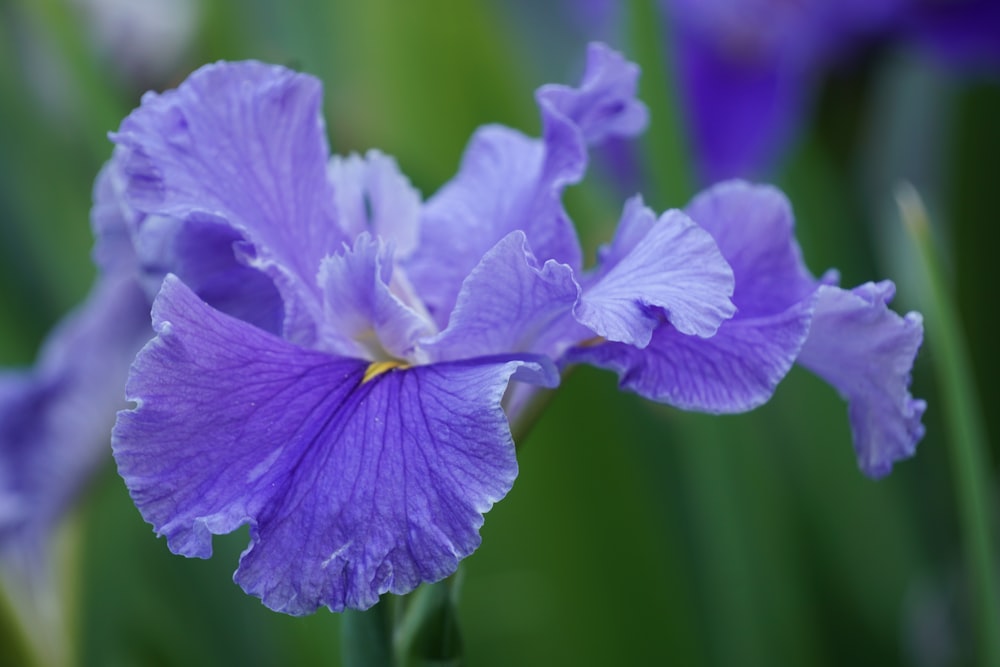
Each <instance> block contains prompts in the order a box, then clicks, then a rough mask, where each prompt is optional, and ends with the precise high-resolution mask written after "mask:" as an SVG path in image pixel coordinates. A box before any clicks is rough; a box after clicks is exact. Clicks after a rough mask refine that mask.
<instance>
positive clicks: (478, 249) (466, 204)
mask: <svg viewBox="0 0 1000 667" xmlns="http://www.w3.org/2000/svg"><path fill="white" fill-rule="evenodd" d="M637 74H638V70H637V68H636V67H635V66H634V65H631V64H630V63H627V62H626V61H625V60H624V58H622V57H621V56H620V55H619V54H616V53H614V52H613V51H610V50H608V49H607V48H606V47H598V46H595V47H592V51H591V58H590V61H589V63H588V69H587V72H586V74H585V75H584V80H583V83H582V84H581V85H580V86H579V87H578V88H566V87H550V86H545V87H542V88H541V89H540V90H539V91H538V94H537V99H538V102H539V107H540V110H541V113H542V124H543V128H544V132H543V137H542V139H541V140H538V139H532V138H529V137H526V136H525V135H523V134H521V133H520V132H517V131H515V130H511V129H509V128H505V127H500V126H488V127H484V128H481V129H480V130H479V131H477V132H476V134H475V135H474V136H473V138H472V140H471V141H470V142H469V145H468V147H467V148H466V150H465V155H464V156H463V158H462V165H461V168H460V169H459V173H458V175H457V176H456V177H455V178H454V179H453V180H452V181H450V182H449V183H447V184H446V185H445V186H444V187H443V188H442V189H441V190H440V191H439V192H438V193H437V194H435V195H434V196H433V197H432V198H431V199H430V200H429V201H428V202H427V204H426V206H425V208H424V214H423V218H422V220H421V226H422V227H421V240H420V246H419V248H418V249H417V252H416V253H415V255H414V256H413V258H411V260H410V261H409V262H408V263H407V265H406V269H407V273H408V275H409V276H410V277H411V278H412V280H413V282H414V284H415V285H416V287H417V288H418V290H419V291H420V293H421V294H422V295H423V296H424V299H425V301H426V303H427V305H428V308H429V310H430V312H431V314H432V315H433V316H434V318H435V320H436V321H437V323H438V325H439V326H440V327H442V328H443V327H444V326H445V325H446V324H447V320H448V315H449V313H450V312H451V310H452V308H453V307H454V305H455V301H456V299H457V298H458V293H459V291H460V289H461V285H462V281H463V280H464V279H465V276H467V275H468V274H469V272H470V271H471V270H472V269H473V267H475V266H476V264H478V263H479V260H480V259H481V258H482V257H483V255H484V254H485V253H486V251H487V250H489V249H490V248H492V247H493V246H494V245H495V244H496V243H497V242H498V241H499V240H500V239H502V238H503V237H505V236H507V234H509V233H510V232H512V231H516V230H521V231H523V232H524V233H525V235H526V236H527V239H528V243H530V245H531V248H532V250H533V252H534V254H535V256H536V257H538V259H539V261H541V262H545V261H547V260H549V259H553V260H555V261H557V262H560V263H562V264H566V265H568V266H569V267H570V268H572V269H573V270H578V269H579V268H580V265H581V261H582V260H581V250H580V246H579V241H578V240H577V237H576V231H575V230H574V229H573V225H572V223H571V222H570V220H569V218H568V216H567V215H566V212H565V210H564V209H563V206H562V201H561V199H562V192H563V190H564V189H565V188H566V187H567V186H568V185H571V184H573V183H576V182H578V181H579V180H580V179H581V178H582V177H583V175H584V172H585V171H586V166H587V142H588V139H592V140H594V141H597V140H601V139H603V138H604V137H607V136H615V135H618V134H622V133H625V134H627V133H630V132H637V131H639V130H640V129H641V128H642V127H643V126H644V123H645V116H644V112H643V109H644V107H643V106H642V104H641V103H640V102H638V101H636V100H635V97H634V94H635V79H636V76H637ZM442 256H447V257H448V261H447V262H442V261H441V257H442Z"/></svg>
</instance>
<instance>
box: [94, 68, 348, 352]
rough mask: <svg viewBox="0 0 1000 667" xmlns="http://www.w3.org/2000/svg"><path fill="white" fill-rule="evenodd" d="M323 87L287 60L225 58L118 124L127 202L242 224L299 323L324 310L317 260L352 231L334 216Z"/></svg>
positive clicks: (151, 210)
mask: <svg viewBox="0 0 1000 667" xmlns="http://www.w3.org/2000/svg"><path fill="white" fill-rule="evenodd" d="M320 95H321V86H320V84H319V82H318V81H317V80H316V79H314V78H313V77H310V76H306V75H302V74H297V73H295V72H292V71H290V70H287V69H284V68H282V67H276V66H270V65H264V64H261V63H256V62H242V63H217V64H215V65H208V66H206V67H203V68H201V69H200V70H198V71H196V72H195V73H193V74H192V75H191V76H190V77H188V79H187V80H186V81H185V82H184V83H183V84H181V86H180V87H178V88H177V89H176V90H172V91H168V92H166V93H163V94H161V95H157V94H154V93H147V94H146V95H145V96H144V97H143V102H142V106H140V107H139V108H138V109H136V110H135V111H133V112H132V114H131V115H129V116H128V118H126V119H125V120H124V121H123V123H122V126H121V129H120V130H119V131H118V132H117V133H116V134H114V135H113V139H114V141H115V142H116V143H117V144H118V145H119V146H121V147H123V148H124V149H125V153H124V155H123V157H122V165H123V167H122V168H123V172H124V175H125V178H126V187H125V193H126V196H127V201H128V203H129V204H130V205H131V206H132V207H134V208H135V209H136V210H137V211H139V212H140V213H142V214H145V215H148V216H154V215H158V216H164V217H167V218H173V219H178V220H188V219H190V218H192V217H194V218H197V219H198V220H199V221H201V222H205V223H216V224H220V225H226V226H229V227H231V228H232V229H233V230H235V231H236V232H238V233H239V234H240V235H241V236H242V237H244V238H245V239H246V241H248V242H249V244H250V245H249V246H247V247H246V248H244V249H243V255H244V258H245V260H246V261H247V262H248V263H249V264H251V265H252V266H254V267H256V268H260V269H262V270H264V271H265V272H267V273H268V274H269V275H270V276H271V277H272V278H273V279H274V280H275V282H276V284H277V286H278V288H279V290H280V291H281V293H282V297H283V299H284V301H285V305H286V308H287V309H288V310H287V316H286V329H292V330H298V329H306V330H308V328H309V326H310V324H311V323H312V322H315V321H317V320H318V311H319V308H320V302H321V299H320V296H319V290H318V287H317V285H316V281H315V278H316V269H317V267H318V266H319V262H320V260H321V259H322V258H323V257H324V256H325V255H326V254H328V253H330V252H334V251H336V250H337V249H339V248H340V247H341V244H342V243H343V242H344V241H345V240H348V237H346V236H345V234H344V233H343V231H342V230H341V229H340V228H339V227H338V226H337V224H336V220H335V219H334V212H333V205H334V204H333V202H334V199H333V193H332V190H331V186H330V183H329V181H328V179H327V171H326V167H327V159H328V148H327V143H326V135H325V130H324V124H323V120H322V116H321V114H320V111H321V109H320ZM299 333H300V335H299V337H300V338H305V339H308V337H309V333H308V331H305V332H299Z"/></svg>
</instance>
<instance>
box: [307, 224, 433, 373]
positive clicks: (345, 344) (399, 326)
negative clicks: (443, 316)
mask: <svg viewBox="0 0 1000 667" xmlns="http://www.w3.org/2000/svg"><path fill="white" fill-rule="evenodd" d="M319 284H320V285H321V287H322V288H323V297H324V302H323V307H324V316H323V321H322V327H321V329H320V341H319V343H320V347H321V348H322V349H324V350H326V351H329V352H332V353H334V354H341V355H344V356H352V357H355V358H360V359H368V360H375V359H383V358H386V357H389V358H395V359H409V360H411V361H412V360H413V358H412V356H411V355H412V353H413V352H414V348H415V347H416V344H417V341H418V340H419V339H420V338H424V337H427V336H430V335H432V334H433V333H435V329H434V325H433V323H432V322H430V321H429V320H428V319H427V318H425V317H422V316H421V315H420V314H419V313H418V312H416V311H414V310H413V308H411V307H410V306H409V305H408V304H406V303H404V302H403V301H402V300H401V299H400V298H399V296H397V294H395V293H393V290H392V289H391V286H392V284H393V267H392V256H391V251H390V249H389V248H387V247H386V246H385V244H384V243H383V242H382V241H381V239H376V238H373V237H372V236H371V235H370V234H369V233H368V232H362V233H361V235H360V236H358V238H357V239H356V240H355V241H354V247H353V248H345V249H344V250H343V252H341V253H339V254H337V255H334V256H332V257H327V258H326V259H324V260H323V263H322V264H321V266H320V270H319Z"/></svg>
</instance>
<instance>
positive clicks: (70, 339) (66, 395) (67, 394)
mask: <svg viewBox="0 0 1000 667" xmlns="http://www.w3.org/2000/svg"><path fill="white" fill-rule="evenodd" d="M151 335H152V330H151V329H150V327H149V304H148V302H147V301H146V299H145V296H144V294H143V293H142V291H141V290H140V289H139V288H138V286H137V285H136V284H135V282H134V281H133V280H132V279H131V277H127V276H121V275H110V276H104V277H102V278H101V279H99V281H98V282H97V283H96V284H95V286H94V288H93V289H92V290H91V293H90V295H89V296H88V298H87V300H86V301H85V302H84V304H83V305H82V306H80V307H79V308H78V309H77V310H75V311H73V312H72V313H71V314H70V315H68V316H67V317H66V318H65V319H64V320H63V321H62V322H61V323H60V324H59V325H58V326H57V327H56V328H55V329H54V330H53V332H52V333H51V334H50V335H49V337H48V339H47V340H46V342H45V345H44V347H43V348H42V350H41V353H40V354H39V358H38V362H37V363H36V365H35V366H34V367H33V368H32V369H30V370H28V371H24V372H15V371H5V372H3V373H0V555H2V556H4V557H5V558H6V557H12V558H23V559H24V561H23V562H22V563H21V564H20V565H21V566H22V567H27V568H29V569H30V568H37V567H38V566H39V562H38V560H39V556H40V554H41V553H42V552H43V547H44V540H45V539H46V538H47V537H48V535H49V531H50V530H51V529H52V527H53V526H54V524H55V523H56V521H57V520H58V519H59V518H60V516H61V515H62V513H63V512H64V511H66V509H67V508H68V507H69V506H70V505H71V504H72V502H73V500H74V499H75V497H76V495H77V494H78V493H79V492H80V490H81V488H82V487H83V486H84V485H85V484H86V483H87V481H88V480H89V478H90V475H91V474H92V473H93V472H94V469H95V468H96V467H97V466H98V465H100V464H101V463H102V462H103V461H106V460H107V456H108V455H109V454H110V449H109V444H110V439H111V425H112V423H113V421H114V413H115V411H116V410H117V409H118V408H120V407H122V406H123V405H124V403H125V400H124V399H125V396H124V390H123V388H124V384H125V377H126V374H127V372H128V366H129V363H130V362H131V360H132V358H133V356H134V355H135V352H136V351H137V350H138V349H139V347H140V346H141V345H142V344H143V343H144V342H145V341H147V340H148V339H149V337H150V336H151Z"/></svg>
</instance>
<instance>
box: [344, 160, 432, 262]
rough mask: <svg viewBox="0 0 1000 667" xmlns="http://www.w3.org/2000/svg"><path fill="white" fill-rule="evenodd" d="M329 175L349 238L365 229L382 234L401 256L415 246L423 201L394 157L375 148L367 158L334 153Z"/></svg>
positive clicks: (397, 254)
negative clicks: (341, 155) (400, 169)
mask: <svg viewBox="0 0 1000 667" xmlns="http://www.w3.org/2000/svg"><path fill="white" fill-rule="evenodd" d="M329 174H330V182H331V183H332V184H333V192H334V195H335V197H336V203H337V219H338V220H339V221H340V225H341V227H342V228H343V229H344V231H345V232H346V233H347V234H348V235H349V236H350V237H352V238H353V237H355V236H358V235H359V234H361V233H362V232H369V233H371V234H373V235H375V236H378V237H381V238H382V239H383V240H385V241H387V242H392V244H393V248H394V251H395V256H396V257H399V258H403V257H406V256H408V255H409V254H410V253H412V252H413V251H414V250H415V249H416V247H417V242H418V239H419V233H420V207H421V205H422V202H421V200H420V194H419V193H418V192H417V191H416V189H414V188H413V186H412V185H410V181H409V180H408V179H407V178H406V177H405V176H404V175H403V174H402V173H400V171H399V167H398V166H397V165H396V161H395V160H394V159H392V158H391V157H389V156H388V155H383V154H382V153H380V152H379V151H375V150H373V151H368V153H366V154H365V156H364V157H361V156H359V155H349V156H347V157H340V156H334V157H333V158H332V159H331V160H330V167H329Z"/></svg>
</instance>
